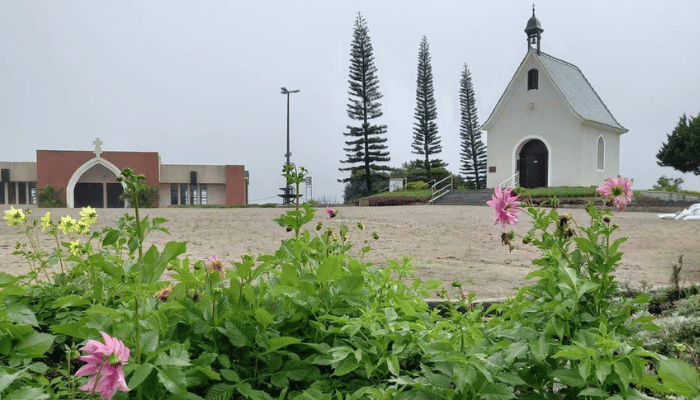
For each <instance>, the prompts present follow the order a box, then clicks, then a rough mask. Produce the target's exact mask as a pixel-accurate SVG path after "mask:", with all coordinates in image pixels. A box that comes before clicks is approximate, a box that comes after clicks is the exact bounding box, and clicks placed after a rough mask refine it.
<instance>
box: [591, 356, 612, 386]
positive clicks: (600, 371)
mask: <svg viewBox="0 0 700 400" xmlns="http://www.w3.org/2000/svg"><path fill="white" fill-rule="evenodd" d="M611 372H612V363H611V362H610V361H606V360H600V361H598V364H596V367H595V376H596V378H598V383H600V384H601V385H602V384H603V382H605V380H606V379H607V378H608V376H610V373H611Z"/></svg>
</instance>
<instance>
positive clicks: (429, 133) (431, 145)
mask: <svg viewBox="0 0 700 400" xmlns="http://www.w3.org/2000/svg"><path fill="white" fill-rule="evenodd" d="M414 116H415V118H416V122H415V123H414V124H413V143H411V147H413V151H412V153H413V154H420V155H423V156H424V159H423V165H424V168H425V171H426V177H427V179H428V180H431V179H432V174H431V171H432V169H433V168H439V167H444V166H445V165H447V164H445V163H444V162H443V161H442V160H440V159H435V158H433V159H431V156H432V155H435V154H439V153H441V152H442V145H441V144H440V137H439V136H438V127H437V123H436V122H435V120H436V119H437V106H436V104H435V89H434V87H433V67H432V66H431V64H430V46H429V45H428V38H427V37H425V35H423V40H421V43H420V48H419V50H418V79H417V85H416V112H415V114H414Z"/></svg>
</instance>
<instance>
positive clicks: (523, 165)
mask: <svg viewBox="0 0 700 400" xmlns="http://www.w3.org/2000/svg"><path fill="white" fill-rule="evenodd" d="M518 167H519V171H520V186H522V187H524V188H536V187H546V186H547V176H548V174H549V171H548V168H549V150H547V145H545V144H544V142H542V141H541V140H539V139H532V140H529V141H527V142H526V143H525V144H524V145H523V147H522V148H521V149H520V153H519V155H518Z"/></svg>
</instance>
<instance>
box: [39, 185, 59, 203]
mask: <svg viewBox="0 0 700 400" xmlns="http://www.w3.org/2000/svg"><path fill="white" fill-rule="evenodd" d="M62 191H63V189H61V188H59V187H57V186H53V185H51V184H48V185H46V186H44V187H43V188H41V189H39V190H38V191H37V192H36V198H37V202H38V203H39V207H42V208H63V207H65V206H66V202H65V201H63V199H62V198H61V192H62Z"/></svg>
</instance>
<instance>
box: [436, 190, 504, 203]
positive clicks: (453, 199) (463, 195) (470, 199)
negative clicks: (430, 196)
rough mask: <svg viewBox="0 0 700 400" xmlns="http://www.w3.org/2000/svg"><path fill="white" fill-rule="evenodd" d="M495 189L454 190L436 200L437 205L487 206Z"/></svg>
mask: <svg viewBox="0 0 700 400" xmlns="http://www.w3.org/2000/svg"><path fill="white" fill-rule="evenodd" d="M492 195H493V189H474V190H452V191H450V192H449V193H447V194H446V195H444V196H442V197H440V198H439V199H437V200H435V201H434V202H433V203H432V204H435V205H441V206H444V205H462V206H464V205H469V206H485V205H486V202H487V201H489V200H491V196H492Z"/></svg>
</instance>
